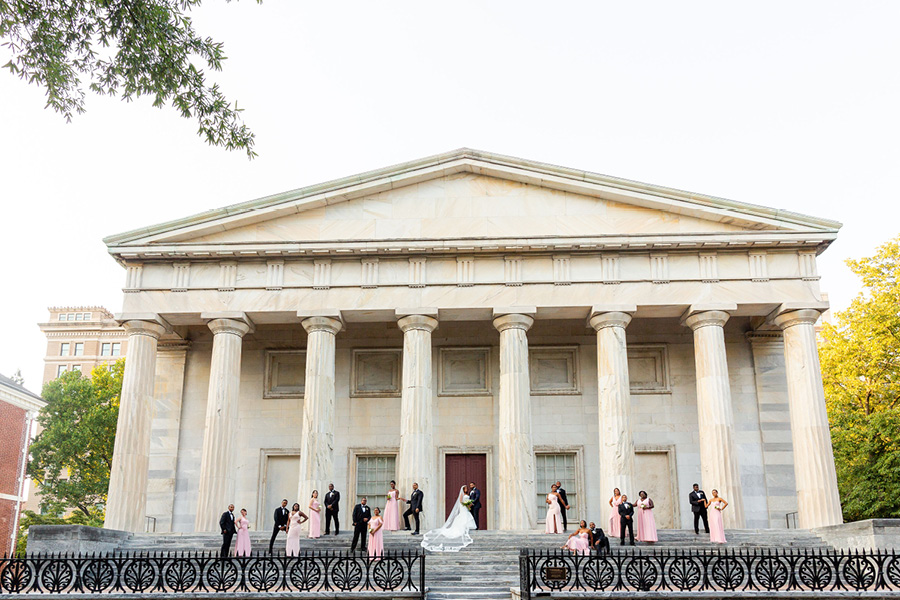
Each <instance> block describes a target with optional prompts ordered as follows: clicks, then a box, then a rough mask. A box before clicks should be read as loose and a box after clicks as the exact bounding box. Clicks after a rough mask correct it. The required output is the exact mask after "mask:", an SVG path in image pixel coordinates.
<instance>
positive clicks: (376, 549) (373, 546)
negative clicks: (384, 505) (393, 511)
mask: <svg viewBox="0 0 900 600" xmlns="http://www.w3.org/2000/svg"><path fill="white" fill-rule="evenodd" d="M379 524H382V525H383V524H384V519H382V518H381V517H375V518H374V519H372V520H371V521H369V530H372V529H374V528H375V527H378V525H379ZM383 532H384V527H383V526H382V527H378V531H376V532H375V533H370V534H369V548H368V550H367V553H368V555H369V556H383V555H384V536H383V535H382V533H383Z"/></svg>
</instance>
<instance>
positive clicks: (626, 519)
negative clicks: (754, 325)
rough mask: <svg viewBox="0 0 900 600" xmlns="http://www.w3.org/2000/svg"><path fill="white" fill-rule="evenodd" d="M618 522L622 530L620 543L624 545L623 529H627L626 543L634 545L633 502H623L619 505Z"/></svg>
mask: <svg viewBox="0 0 900 600" xmlns="http://www.w3.org/2000/svg"><path fill="white" fill-rule="evenodd" d="M619 523H620V526H619V528H620V530H621V531H622V540H621V542H620V545H622V546H624V545H625V529H628V543H630V544H631V545H632V546H634V504H632V503H631V502H623V503H622V504H620V505H619Z"/></svg>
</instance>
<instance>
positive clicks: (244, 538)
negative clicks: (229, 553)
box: [234, 508, 250, 556]
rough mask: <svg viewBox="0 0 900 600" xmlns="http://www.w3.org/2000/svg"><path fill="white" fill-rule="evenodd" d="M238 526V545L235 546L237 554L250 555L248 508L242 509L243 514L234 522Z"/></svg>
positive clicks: (235, 553)
mask: <svg viewBox="0 0 900 600" xmlns="http://www.w3.org/2000/svg"><path fill="white" fill-rule="evenodd" d="M234 524H235V525H236V526H237V546H235V548H234V555H235V556H250V520H249V519H248V518H247V509H246V508H242V509H241V516H240V517H239V518H238V519H237V520H236V521H235V522H234Z"/></svg>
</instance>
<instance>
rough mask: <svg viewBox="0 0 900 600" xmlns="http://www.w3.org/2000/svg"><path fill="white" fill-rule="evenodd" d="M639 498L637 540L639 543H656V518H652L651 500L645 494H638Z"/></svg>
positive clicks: (642, 492)
mask: <svg viewBox="0 0 900 600" xmlns="http://www.w3.org/2000/svg"><path fill="white" fill-rule="evenodd" d="M638 496H640V498H639V499H638V501H637V506H636V508H637V511H638V513H637V539H638V541H639V542H650V543H653V542H658V541H659V537H658V536H657V535H656V518H655V517H654V516H653V500H651V499H650V498H649V497H648V496H647V492H645V491H644V490H641V491H640V492H638Z"/></svg>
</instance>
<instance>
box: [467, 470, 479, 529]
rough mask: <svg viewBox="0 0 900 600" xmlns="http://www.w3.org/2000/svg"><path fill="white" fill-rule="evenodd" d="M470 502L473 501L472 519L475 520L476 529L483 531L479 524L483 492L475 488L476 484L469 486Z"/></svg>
mask: <svg viewBox="0 0 900 600" xmlns="http://www.w3.org/2000/svg"><path fill="white" fill-rule="evenodd" d="M469 500H471V501H472V518H473V519H475V529H481V524H480V523H479V522H478V513H480V512H481V490H479V489H478V488H477V487H475V482H474V481H473V482H472V483H470V484H469Z"/></svg>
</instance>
